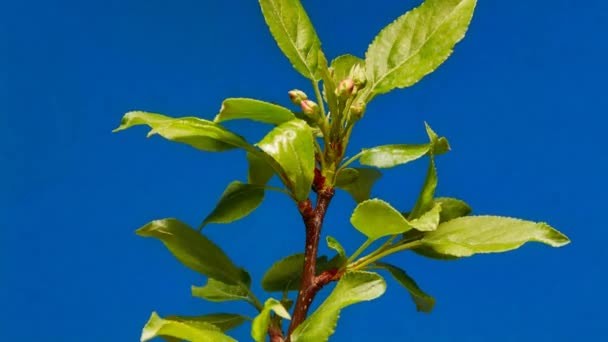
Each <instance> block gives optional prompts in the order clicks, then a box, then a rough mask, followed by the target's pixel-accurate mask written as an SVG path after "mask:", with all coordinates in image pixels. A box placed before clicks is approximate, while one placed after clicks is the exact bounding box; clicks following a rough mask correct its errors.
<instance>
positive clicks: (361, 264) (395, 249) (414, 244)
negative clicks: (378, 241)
mask: <svg viewBox="0 0 608 342" xmlns="http://www.w3.org/2000/svg"><path fill="white" fill-rule="evenodd" d="M421 244H422V242H421V241H420V240H415V241H410V242H405V243H400V244H397V245H394V246H393V247H391V248H388V249H386V250H384V251H382V252H378V253H375V255H373V254H370V255H368V256H367V257H364V258H361V259H359V260H358V261H357V262H355V263H353V264H351V265H349V267H348V269H350V270H360V269H362V268H364V267H365V266H367V265H369V264H371V263H373V262H376V261H377V260H380V259H382V258H384V257H385V256H388V255H391V254H393V253H397V252H399V251H403V250H406V249H410V248H413V247H417V246H420V245H421Z"/></svg>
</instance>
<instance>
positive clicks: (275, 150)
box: [257, 119, 315, 201]
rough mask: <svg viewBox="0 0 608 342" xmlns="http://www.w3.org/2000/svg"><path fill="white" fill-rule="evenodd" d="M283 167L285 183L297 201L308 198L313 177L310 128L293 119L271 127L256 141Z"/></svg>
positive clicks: (313, 158) (312, 146) (312, 147)
mask: <svg viewBox="0 0 608 342" xmlns="http://www.w3.org/2000/svg"><path fill="white" fill-rule="evenodd" d="M257 145H258V146H259V147H260V148H261V149H262V150H263V151H264V152H266V153H267V154H269V155H270V156H271V157H272V158H273V159H274V160H275V161H276V162H277V163H278V164H279V165H280V166H281V168H282V169H283V172H284V173H285V178H286V179H284V181H287V182H288V184H285V185H286V186H287V187H288V188H289V189H290V190H291V191H292V192H293V194H294V196H295V198H296V200H297V201H302V200H304V199H306V198H307V197H308V194H309V192H310V186H311V185H312V180H313V177H314V169H315V152H314V142H313V137H312V131H311V129H310V127H309V126H308V125H307V124H306V122H304V121H302V120H299V119H296V120H291V121H288V122H285V123H283V124H281V125H279V126H277V127H276V128H274V129H273V130H272V131H270V133H268V135H266V136H265V137H264V139H262V141H260V142H259V143H258V144H257Z"/></svg>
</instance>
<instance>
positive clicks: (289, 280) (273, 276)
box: [262, 253, 327, 292]
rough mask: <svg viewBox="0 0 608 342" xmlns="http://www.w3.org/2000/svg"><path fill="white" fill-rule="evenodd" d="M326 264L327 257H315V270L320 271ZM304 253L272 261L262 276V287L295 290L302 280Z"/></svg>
mask: <svg viewBox="0 0 608 342" xmlns="http://www.w3.org/2000/svg"><path fill="white" fill-rule="evenodd" d="M326 264H327V257H325V256H321V257H318V258H317V270H318V271H319V272H321V271H322V270H323V269H324V267H325V266H324V265H326ZM303 269H304V254H303V253H298V254H294V255H290V256H288V257H286V258H283V259H281V260H279V261H277V262H276V263H274V264H273V265H272V266H271V267H270V268H269V269H268V271H266V273H265V274H264V278H262V288H263V289H264V290H265V291H268V292H282V291H297V290H298V289H299V287H300V282H301V280H302V270H303Z"/></svg>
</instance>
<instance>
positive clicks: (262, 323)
mask: <svg viewBox="0 0 608 342" xmlns="http://www.w3.org/2000/svg"><path fill="white" fill-rule="evenodd" d="M270 311H274V312H275V313H276V314H277V315H279V316H280V317H283V318H285V319H291V316H289V312H287V310H285V307H284V306H283V304H281V302H279V301H278V300H276V299H274V298H269V299H268V300H267V301H266V303H264V309H262V312H260V314H259V315H257V316H256V317H255V318H254V319H253V323H252V324H251V337H253V339H254V340H255V341H256V342H264V341H265V340H266V332H267V330H268V325H270Z"/></svg>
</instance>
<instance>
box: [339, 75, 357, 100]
mask: <svg viewBox="0 0 608 342" xmlns="http://www.w3.org/2000/svg"><path fill="white" fill-rule="evenodd" d="M354 90H355V82H354V81H353V79H352V78H350V77H349V78H345V79H343V80H342V81H340V83H338V87H337V88H336V95H338V96H340V97H341V98H348V97H350V96H351V95H353V93H354Z"/></svg>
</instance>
